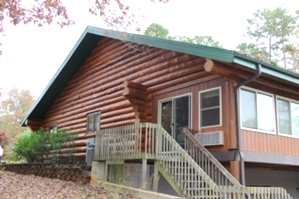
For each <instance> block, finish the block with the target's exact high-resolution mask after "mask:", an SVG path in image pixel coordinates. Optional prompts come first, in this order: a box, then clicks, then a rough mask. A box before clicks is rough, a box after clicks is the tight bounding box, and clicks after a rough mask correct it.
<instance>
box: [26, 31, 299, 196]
mask: <svg viewBox="0 0 299 199" xmlns="http://www.w3.org/2000/svg"><path fill="white" fill-rule="evenodd" d="M21 125H22V126H28V127H30V128H31V129H32V130H33V131H35V130H38V129H39V128H40V127H42V128H44V129H46V130H49V132H50V131H51V132H52V131H53V130H57V129H60V130H62V129H63V130H66V131H67V132H69V133H71V134H74V135H76V140H75V142H74V144H73V145H72V146H69V148H72V149H75V153H74V154H73V155H74V157H76V158H78V159H80V160H83V161H85V160H86V161H88V162H89V159H90V157H91V160H93V161H92V163H91V165H92V179H91V183H93V184H95V183H98V182H100V181H101V182H105V181H108V182H112V183H119V182H122V183H124V184H127V185H129V186H132V187H137V188H142V189H148V190H153V191H158V192H163V193H167V194H172V195H178V196H182V197H186V198H208V197H210V198H215V197H216V196H217V197H219V198H223V197H227V198H231V197H232V198H234V197H237V198H245V197H247V198H251V197H254V198H265V197H269V195H270V194H273V195H271V197H272V198H275V197H277V198H292V197H293V198H299V196H298V195H299V192H298V189H299V76H298V75H297V74H295V73H292V72H290V71H287V70H284V69H281V68H279V67H276V66H274V65H271V64H269V63H265V62H262V61H260V60H258V59H254V58H252V57H249V56H246V55H243V54H240V53H238V52H235V51H231V50H226V49H220V48H214V47H208V46H203V45H197V44H191V43H184V42H177V41H170V40H164V39H159V38H152V37H147V36H144V35H137V34H130V33H121V32H116V31H112V30H105V29H101V28H97V27H91V26H88V27H87V28H86V30H85V31H84V32H83V34H82V36H81V37H80V38H79V40H78V42H77V43H76V44H75V46H74V48H73V49H72V50H71V52H70V53H69V55H68V56H67V58H66V59H65V61H64V62H63V63H62V65H61V67H60V68H59V69H58V71H57V72H56V74H55V75H54V76H53V78H52V80H51V81H50V82H49V84H48V86H47V87H46V88H45V90H44V91H43V93H42V94H41V96H40V97H39V98H38V99H37V101H36V102H35V104H34V105H33V106H32V108H31V109H30V110H29V112H28V113H27V115H26V116H25V117H24V119H23V120H22V122H21ZM93 143H94V148H92V147H90V148H89V144H90V146H93ZM274 187H275V188H274ZM277 187H278V188H277ZM263 194H264V195H263ZM267 194H268V195H267ZM274 195H275V197H274ZM220 196H221V197H220Z"/></svg>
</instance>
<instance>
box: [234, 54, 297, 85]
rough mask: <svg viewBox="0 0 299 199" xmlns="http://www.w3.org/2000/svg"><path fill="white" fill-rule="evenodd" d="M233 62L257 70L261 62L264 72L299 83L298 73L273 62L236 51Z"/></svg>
mask: <svg viewBox="0 0 299 199" xmlns="http://www.w3.org/2000/svg"><path fill="white" fill-rule="evenodd" d="M233 62H234V63H236V64H239V65H242V66H244V67H247V68H250V69H253V70H257V67H256V65H258V64H260V65H261V66H262V73H264V74H267V75H270V76H273V77H276V78H279V79H282V80H285V81H288V82H292V83H294V84H297V85H299V75H298V74H296V73H293V72H290V71H287V70H285V69H282V68H279V67H277V66H274V65H272V64H269V63H266V62H263V61H260V60H257V59H254V58H251V57H248V56H245V55H242V54H239V53H235V55H234V61H233Z"/></svg>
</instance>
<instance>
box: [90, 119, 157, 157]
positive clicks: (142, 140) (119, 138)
mask: <svg viewBox="0 0 299 199" xmlns="http://www.w3.org/2000/svg"><path fill="white" fill-rule="evenodd" d="M156 133H157V132H156V128H155V127H154V126H152V125H149V124H148V123H139V124H132V125H127V126H120V127H115V128H110V129H104V130H100V131H98V132H97V133H96V146H95V160H126V159H141V158H152V157H154V155H155V142H154V140H155V136H156Z"/></svg>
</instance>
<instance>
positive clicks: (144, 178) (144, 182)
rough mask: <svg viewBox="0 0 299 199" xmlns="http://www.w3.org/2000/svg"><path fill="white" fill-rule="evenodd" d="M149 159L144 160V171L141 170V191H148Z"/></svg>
mask: <svg viewBox="0 0 299 199" xmlns="http://www.w3.org/2000/svg"><path fill="white" fill-rule="evenodd" d="M146 168H147V159H146V158H143V159H142V169H141V189H146V173H147V169H146Z"/></svg>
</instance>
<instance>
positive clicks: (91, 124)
mask: <svg viewBox="0 0 299 199" xmlns="http://www.w3.org/2000/svg"><path fill="white" fill-rule="evenodd" d="M93 124H94V116H89V117H88V132H93Z"/></svg>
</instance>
